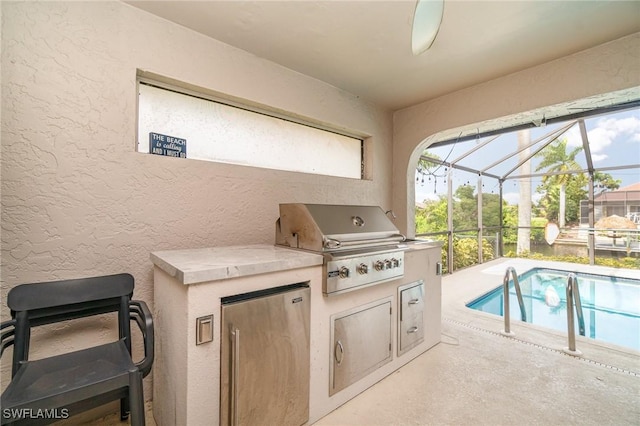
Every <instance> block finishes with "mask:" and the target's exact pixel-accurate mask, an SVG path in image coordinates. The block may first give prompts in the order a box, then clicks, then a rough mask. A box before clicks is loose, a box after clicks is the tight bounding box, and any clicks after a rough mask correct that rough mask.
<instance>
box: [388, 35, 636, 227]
mask: <svg viewBox="0 0 640 426" xmlns="http://www.w3.org/2000/svg"><path fill="white" fill-rule="evenodd" d="M629 88H635V89H634V90H632V91H635V92H636V94H635V96H636V98H637V97H638V96H640V33H636V34H633V35H630V36H627V37H623V38H621V39H619V40H616V41H613V42H610V43H606V44H603V45H601V46H597V47H594V48H592V49H589V50H585V51H582V52H579V53H576V54H574V55H570V56H566V57H564V58H561V59H558V60H555V61H552V62H549V63H546V64H542V65H539V66H536V67H533V68H529V69H526V70H524V71H520V72H517V73H514V74H511V75H508V76H505V77H502V78H498V79H495V80H492V81H489V82H486V83H483V84H478V85H476V86H472V87H469V88H467V89H463V90H460V91H457V92H454V93H450V94H448V95H445V96H442V97H440V98H437V99H434V100H432V101H428V102H424V103H421V104H418V105H415V106H412V107H409V108H405V109H403V110H399V111H396V112H395V113H394V118H393V184H392V187H393V209H394V211H395V212H396V215H397V219H396V226H398V228H399V229H400V231H401V232H403V233H404V234H405V235H408V236H413V235H415V220H414V208H415V207H414V202H415V200H414V198H415V197H414V186H413V185H414V179H415V174H414V173H415V167H416V165H417V163H418V159H419V157H420V153H421V152H422V150H423V149H424V148H426V147H427V146H428V144H429V142H435V141H437V140H438V134H439V133H444V132H446V131H447V130H449V132H446V133H447V134H448V135H449V137H453V136H452V135H455V134H458V132H459V131H462V130H464V131H469V130H470V129H476V128H477V127H479V126H480V125H481V123H482V122H485V121H488V120H494V121H497V119H501V118H503V119H504V122H505V123H506V122H508V121H509V120H512V119H513V118H512V117H510V116H517V115H518V114H521V113H526V112H529V111H533V110H536V109H539V108H542V107H546V106H550V105H558V104H563V103H568V102H573V101H576V100H580V99H584V98H589V97H593V96H596V95H601V94H605V93H610V92H614V91H622V90H624V89H629ZM601 101H602V100H601ZM521 123H522V122H521ZM510 124H515V123H513V122H511V123H510ZM451 129H455V131H453V132H452V131H451ZM425 141H426V142H425ZM423 142H425V144H423ZM418 147H420V149H417V148H418Z"/></svg>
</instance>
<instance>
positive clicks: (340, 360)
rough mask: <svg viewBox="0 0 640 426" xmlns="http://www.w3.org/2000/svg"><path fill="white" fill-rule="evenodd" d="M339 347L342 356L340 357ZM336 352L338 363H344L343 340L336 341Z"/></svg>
mask: <svg viewBox="0 0 640 426" xmlns="http://www.w3.org/2000/svg"><path fill="white" fill-rule="evenodd" d="M338 349H340V358H338ZM334 352H335V355H334V356H335V359H336V362H337V363H338V365H340V364H342V360H343V359H344V347H343V346H342V342H341V341H340V340H338V341H337V342H336V349H335V351H334Z"/></svg>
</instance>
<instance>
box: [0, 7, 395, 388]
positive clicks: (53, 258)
mask: <svg viewBox="0 0 640 426" xmlns="http://www.w3.org/2000/svg"><path fill="white" fill-rule="evenodd" d="M0 7H1V15H2V42H1V43H2V44H1V48H2V111H1V112H2V135H1V136H2V162H1V166H2V170H1V180H2V184H1V191H2V193H1V194H2V197H1V202H2V208H1V214H2V246H1V249H2V265H1V274H2V300H1V304H2V319H6V318H7V317H8V315H9V312H8V310H7V309H6V294H7V291H8V289H9V288H11V287H12V286H14V285H16V284H19V283H23V282H35V281H44V280H51V279H64V278H72V277H81V276H89V275H94V274H95V275H98V274H108V273H116V272H122V271H126V272H130V273H132V274H133V275H134V276H135V278H136V290H135V294H134V296H135V297H136V298H141V299H144V300H146V301H147V302H148V303H149V305H150V306H152V305H153V294H152V293H153V286H152V279H153V274H152V264H151V262H150V260H149V253H150V252H151V251H154V250H161V249H179V248H197V247H207V246H222V245H234V244H252V243H273V242H274V232H275V231H274V222H275V220H276V219H277V217H278V203H281V202H315V203H329V202H330V203H354V204H359V203H360V204H377V205H381V206H382V207H384V208H389V207H390V202H391V188H390V182H391V162H390V157H391V137H392V127H391V126H392V115H391V112H390V111H387V110H385V109H381V108H378V107H376V106H374V105H371V104H368V103H366V102H363V101H362V100H360V99H357V98H356V97H355V96H353V95H350V94H348V93H345V92H343V91H340V90H338V89H336V88H334V87H332V86H329V85H327V84H325V83H322V82H320V81H318V80H315V79H312V78H309V77H306V76H304V75H301V74H299V73H296V72H292V71H290V70H288V69H285V68H283V67H281V66H278V65H275V64H273V63H271V62H268V61H266V60H263V59H261V58H258V57H256V56H253V55H251V54H248V53H246V52H243V51H241V50H238V49H236V48H233V47H230V46H228V45H225V44H223V43H220V42H218V41H215V40H212V39H210V38H207V37H204V36H202V35H200V34H198V33H195V32H193V31H190V30H188V29H186V28H184V27H181V26H178V25H175V24H172V23H169V22H167V21H165V20H163V19H160V18H157V17H155V16H153V15H150V14H147V13H145V12H142V11H140V10H138V9H136V8H133V7H131V6H129V5H126V4H123V3H120V2H42V3H38V2H2V3H1V5H0ZM137 69H141V70H145V71H148V72H152V73H156V74H159V75H163V76H167V77H170V78H173V79H175V80H179V81H183V82H187V83H190V84H192V85H195V86H200V87H204V88H207V89H211V90H213V91H218V92H220V93H223V94H227V95H230V96H233V97H238V98H243V99H248V100H250V101H251V102H255V103H258V104H264V105H267V106H269V107H272V108H276V109H279V110H283V111H292V112H294V113H296V114H299V115H300V116H303V117H307V118H309V119H310V120H314V121H317V122H320V123H328V124H330V125H331V126H332V127H338V128H345V129H348V130H351V131H353V132H354V133H358V134H367V135H371V139H370V142H371V144H372V145H373V158H374V162H373V165H372V168H371V169H372V173H373V179H372V180H364V181H360V180H355V179H343V178H332V177H327V176H322V177H318V176H314V175H305V174H299V173H291V172H281V171H274V170H267V169H256V168H250V167H242V166H234V165H228V164H216V163H210V162H205V161H196V160H181V159H173V158H166V157H161V156H155V155H149V154H142V153H138V152H136V146H135V141H136V70H137ZM59 333H60V334H59V335H57V334H52V333H49V335H51V336H52V338H51V340H50V341H51V342H53V341H58V337H59V336H60V335H62V334H63V332H62V331H60V332H59ZM83 340H84V339H83ZM89 343H91V341H85V342H83V343H80V341H79V340H71V341H69V342H68V343H66V344H65V346H66V347H77V346H79V345H87V344H89ZM34 349H35V350H36V352H37V345H34ZM45 353H46V350H45ZM6 355H7V354H5V357H3V365H5V364H6V359H7V358H9V357H8V356H6ZM36 355H38V353H36ZM4 374H5V375H3V379H6V378H7V377H6V368H5V373H4ZM6 382H7V381H6V380H3V383H6ZM147 396H150V393H147Z"/></svg>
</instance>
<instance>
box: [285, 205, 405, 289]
mask: <svg viewBox="0 0 640 426" xmlns="http://www.w3.org/2000/svg"><path fill="white" fill-rule="evenodd" d="M404 239H405V238H404V236H403V235H401V234H400V232H399V231H398V228H396V227H395V226H394V225H393V223H391V221H390V220H389V218H388V217H387V216H386V214H385V213H384V211H383V210H382V209H381V208H380V207H378V206H350V205H328V204H300V203H294V204H280V218H279V219H278V220H277V221H276V245H279V246H284V247H289V248H294V249H300V250H308V251H312V252H315V253H319V254H322V255H323V256H324V263H323V277H324V278H323V280H322V283H323V284H322V285H323V293H324V294H325V295H326V296H331V295H335V294H339V293H343V292H346V291H350V290H355V289H358V288H361V287H365V286H369V285H373V284H380V283H383V282H386V281H389V280H392V279H396V278H400V277H402V276H403V275H404V249H403V248H402V247H401V246H400V245H399V244H400V243H401V242H402V241H404Z"/></svg>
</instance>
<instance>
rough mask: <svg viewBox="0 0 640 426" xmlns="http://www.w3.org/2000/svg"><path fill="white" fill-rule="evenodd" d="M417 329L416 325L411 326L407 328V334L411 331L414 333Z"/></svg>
mask: <svg viewBox="0 0 640 426" xmlns="http://www.w3.org/2000/svg"><path fill="white" fill-rule="evenodd" d="M417 331H418V327H417V326H413V327H411V328H410V329H408V330H407V334H412V333H416V332H417Z"/></svg>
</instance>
